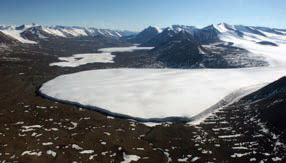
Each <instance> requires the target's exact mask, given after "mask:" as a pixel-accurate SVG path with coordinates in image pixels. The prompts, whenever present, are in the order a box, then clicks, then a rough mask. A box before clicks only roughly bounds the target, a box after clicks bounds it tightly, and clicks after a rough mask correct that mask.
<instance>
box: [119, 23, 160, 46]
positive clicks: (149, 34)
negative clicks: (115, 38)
mask: <svg viewBox="0 0 286 163" xmlns="http://www.w3.org/2000/svg"><path fill="white" fill-rule="evenodd" d="M161 32H162V29H161V28H159V27H153V26H149V27H147V28H145V29H144V30H143V31H142V32H140V33H138V34H137V35H132V36H127V37H123V38H122V39H123V40H126V41H129V42H132V43H137V44H141V43H144V42H147V41H149V40H150V39H152V38H153V37H154V36H156V35H157V34H159V33H161Z"/></svg>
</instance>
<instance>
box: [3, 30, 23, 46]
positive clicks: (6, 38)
mask: <svg viewBox="0 0 286 163" xmlns="http://www.w3.org/2000/svg"><path fill="white" fill-rule="evenodd" d="M18 42H19V41H17V40H16V39H14V38H12V37H10V36H7V35H5V34H4V33H2V32H0V44H15V43H18Z"/></svg>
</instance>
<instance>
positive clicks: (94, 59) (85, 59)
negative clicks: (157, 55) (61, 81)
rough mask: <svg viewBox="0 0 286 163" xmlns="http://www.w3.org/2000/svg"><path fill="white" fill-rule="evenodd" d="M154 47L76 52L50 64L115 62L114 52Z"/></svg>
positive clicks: (74, 64) (73, 65)
mask: <svg viewBox="0 0 286 163" xmlns="http://www.w3.org/2000/svg"><path fill="white" fill-rule="evenodd" d="M152 48H153V47H137V46H128V47H116V48H102V49H99V50H98V51H99V52H101V53H85V54H74V55H72V56H71V57H59V58H58V59H59V60H60V61H61V62H54V63H51V64H50V66H59V67H78V66H81V65H85V64H88V63H114V61H113V59H114V57H115V55H112V54H111V53H113V52H132V51H134V50H150V49H152Z"/></svg>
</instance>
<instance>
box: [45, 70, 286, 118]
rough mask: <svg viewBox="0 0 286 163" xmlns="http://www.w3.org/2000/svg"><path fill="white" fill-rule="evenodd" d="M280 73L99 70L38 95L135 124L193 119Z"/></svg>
mask: <svg viewBox="0 0 286 163" xmlns="http://www.w3.org/2000/svg"><path fill="white" fill-rule="evenodd" d="M283 75H286V68H285V67H276V68H270V67H264V68H244V69H193V70H183V69H104V70H92V71H83V72H79V73H74V74H69V75H62V76H59V77H56V78H55V79H53V80H50V81H48V82H47V83H45V84H43V86H42V87H41V88H40V91H41V93H43V94H45V95H47V96H50V97H53V98H55V99H58V100H64V101H66V102H75V103H79V104H82V105H89V106H96V107H99V108H102V109H105V110H107V111H109V112H112V113H115V114H120V115H125V116H126V115H127V116H129V117H130V116H131V117H135V118H143V119H150V118H166V117H174V116H175V117H193V116H195V115H197V114H199V113H201V112H202V111H204V110H205V109H207V108H209V107H211V106H212V105H214V104H216V103H217V102H218V101H220V100H221V99H223V98H224V97H225V96H227V95H228V94H230V93H232V92H233V91H235V90H237V89H239V88H242V87H248V86H250V85H256V84H261V83H267V82H272V81H274V80H277V79H278V78H280V77H282V76H283Z"/></svg>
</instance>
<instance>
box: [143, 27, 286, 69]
mask: <svg viewBox="0 0 286 163" xmlns="http://www.w3.org/2000/svg"><path fill="white" fill-rule="evenodd" d="M186 40H188V41H186ZM184 44H185V45H184ZM190 44H194V45H195V46H196V47H197V49H198V50H194V49H193V48H190V49H188V48H187V47H188V46H189V47H193V46H190ZM141 46H154V47H156V48H155V49H154V50H153V51H154V53H157V54H159V57H158V59H159V60H160V61H162V63H164V64H165V65H172V66H171V67H178V66H184V67H198V65H200V66H199V67H216V68H222V67H253V66H266V65H270V66H272V65H277V64H284V63H286V57H283V56H285V55H283V54H284V53H285V51H286V33H285V30H283V29H275V28H267V27H253V26H244V25H229V24H226V23H219V24H212V25H210V26H207V27H204V28H196V27H193V26H184V25H173V26H171V27H167V28H165V29H164V30H163V31H162V32H161V33H159V34H157V35H156V36H155V37H153V38H152V39H151V40H149V41H147V42H144V43H142V45H141ZM182 47H184V49H185V50H184V52H185V53H184V54H182V55H186V56H185V57H183V58H190V55H191V56H193V55H194V54H197V53H198V51H199V55H201V56H200V57H196V58H197V59H199V58H200V60H197V62H196V64H195V65H194V62H193V60H192V61H189V60H187V61H185V60H184V61H183V63H181V62H178V63H176V64H174V63H173V61H174V60H169V61H166V60H161V59H160V58H162V57H160V56H161V55H166V54H168V55H171V54H170V53H169V52H170V49H172V50H171V51H172V55H174V57H175V56H176V55H177V54H178V53H180V51H181V48H182ZM281 56H282V58H281ZM171 58H173V57H171ZM175 58H176V57H175ZM170 63H172V64H170ZM185 63H193V64H187V65H186V64H185Z"/></svg>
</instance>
